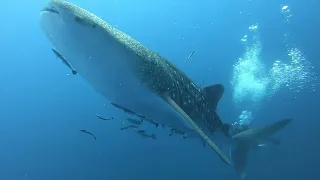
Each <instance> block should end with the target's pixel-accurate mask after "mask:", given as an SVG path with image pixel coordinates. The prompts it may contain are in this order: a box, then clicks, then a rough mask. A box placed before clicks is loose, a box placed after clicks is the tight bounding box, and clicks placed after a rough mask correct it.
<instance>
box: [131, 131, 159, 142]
mask: <svg viewBox="0 0 320 180" xmlns="http://www.w3.org/2000/svg"><path fill="white" fill-rule="evenodd" d="M136 132H137V133H138V134H139V135H140V136H142V137H144V138H152V139H153V140H156V139H157V137H156V134H147V133H146V131H145V130H137V131H136Z"/></svg>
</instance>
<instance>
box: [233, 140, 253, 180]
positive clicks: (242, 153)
mask: <svg viewBox="0 0 320 180" xmlns="http://www.w3.org/2000/svg"><path fill="white" fill-rule="evenodd" d="M249 151H250V146H249V145H247V144H246V143H239V144H238V146H237V147H236V148H235V149H233V150H232V152H231V158H232V161H233V165H234V168H235V170H236V172H237V174H238V175H239V176H240V177H241V178H242V179H243V178H245V177H246V172H245V169H246V166H247V156H248V153H249Z"/></svg>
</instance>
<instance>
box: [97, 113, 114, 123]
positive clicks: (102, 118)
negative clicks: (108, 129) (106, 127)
mask: <svg viewBox="0 0 320 180" xmlns="http://www.w3.org/2000/svg"><path fill="white" fill-rule="evenodd" d="M96 116H97V118H99V119H101V120H104V121H109V120H112V119H113V117H110V118H105V117H102V116H100V115H99V114H96Z"/></svg>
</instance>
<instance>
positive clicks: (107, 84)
mask: <svg viewBox="0 0 320 180" xmlns="http://www.w3.org/2000/svg"><path fill="white" fill-rule="evenodd" d="M40 24H41V27H42V29H43V31H44V32H45V34H46V36H47V37H48V39H49V40H50V41H51V43H52V44H53V46H54V47H55V48H56V49H57V51H59V52H60V53H61V55H62V56H64V57H65V59H66V60H67V61H68V62H69V63H70V64H71V66H72V67H73V68H74V69H75V70H76V71H77V72H78V74H80V75H81V76H82V77H83V78H84V79H85V80H86V81H87V82H88V83H89V84H90V85H91V86H92V87H93V88H94V89H95V90H96V91H97V92H98V93H100V94H101V95H103V96H104V97H105V98H106V99H107V100H109V101H110V102H113V103H115V104H119V105H121V106H123V107H126V108H128V109H130V110H132V111H134V112H137V113H139V114H141V115H144V116H147V117H149V118H151V119H153V120H155V121H157V122H158V123H161V124H164V125H167V126H171V127H174V128H176V129H179V130H181V131H188V130H190V128H189V127H188V125H187V124H186V123H185V122H184V120H183V119H182V118H181V117H180V115H179V114H178V113H177V112H176V111H175V110H174V109H172V108H171V106H169V105H168V104H167V103H166V102H165V101H164V100H163V99H162V98H161V97H160V96H158V95H157V94H156V93H154V92H152V91H150V90H149V89H148V88H147V86H146V85H145V84H144V83H142V81H141V80H140V79H139V78H138V77H137V76H136V75H135V73H134V71H135V69H134V68H136V67H137V66H135V65H134V64H133V63H134V62H136V60H137V59H136V58H139V57H138V56H137V55H136V54H134V53H133V52H132V51H130V50H128V49H127V48H125V47H124V46H123V45H121V44H120V43H119V42H117V41H116V40H115V39H114V38H113V37H111V36H108V35H106V34H105V33H103V29H101V28H100V27H95V28H93V27H91V26H87V25H83V24H79V23H77V22H75V21H72V20H69V19H64V18H61V17H57V15H54V14H50V13H48V12H42V13H41V18H40Z"/></svg>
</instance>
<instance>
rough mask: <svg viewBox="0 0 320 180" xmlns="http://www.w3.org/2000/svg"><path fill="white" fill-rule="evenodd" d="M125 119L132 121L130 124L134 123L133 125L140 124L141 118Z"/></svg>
mask: <svg viewBox="0 0 320 180" xmlns="http://www.w3.org/2000/svg"><path fill="white" fill-rule="evenodd" d="M127 120H128V121H129V122H130V123H132V124H135V125H138V126H139V125H141V123H142V121H141V120H136V119H132V118H127Z"/></svg>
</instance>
